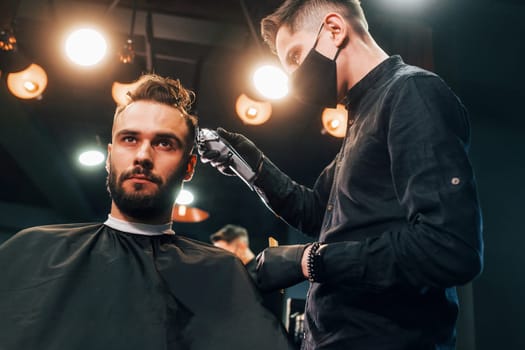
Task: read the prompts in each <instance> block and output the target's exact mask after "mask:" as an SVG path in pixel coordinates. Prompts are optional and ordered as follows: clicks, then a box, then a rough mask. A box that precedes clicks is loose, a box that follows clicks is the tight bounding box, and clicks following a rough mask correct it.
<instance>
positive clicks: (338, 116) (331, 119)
mask: <svg viewBox="0 0 525 350" xmlns="http://www.w3.org/2000/svg"><path fill="white" fill-rule="evenodd" d="M321 119H322V121H323V126H324V128H325V130H326V132H328V133H329V134H330V135H332V136H335V137H344V136H345V134H346V125H347V123H348V112H347V110H346V109H345V106H343V105H341V104H338V105H337V107H336V108H325V109H324V110H323V115H322V117H321Z"/></svg>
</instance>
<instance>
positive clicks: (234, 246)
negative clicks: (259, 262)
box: [213, 238, 242, 257]
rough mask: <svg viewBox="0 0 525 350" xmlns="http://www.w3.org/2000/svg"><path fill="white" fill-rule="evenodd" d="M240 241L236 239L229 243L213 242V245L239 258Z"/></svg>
mask: <svg viewBox="0 0 525 350" xmlns="http://www.w3.org/2000/svg"><path fill="white" fill-rule="evenodd" d="M241 243H242V242H241V241H240V240H239V239H238V238H237V239H234V240H233V241H231V242H226V241H222V240H221V241H215V242H213V245H214V246H216V247H219V248H222V249H224V250H227V251H229V252H230V253H232V254H235V255H237V256H238V257H240V254H241V248H242V247H241Z"/></svg>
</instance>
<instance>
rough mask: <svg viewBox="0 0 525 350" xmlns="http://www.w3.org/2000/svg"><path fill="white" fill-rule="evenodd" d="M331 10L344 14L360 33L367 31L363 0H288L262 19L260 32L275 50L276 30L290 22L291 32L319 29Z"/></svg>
mask: <svg viewBox="0 0 525 350" xmlns="http://www.w3.org/2000/svg"><path fill="white" fill-rule="evenodd" d="M328 12H337V13H339V14H340V15H342V16H343V17H344V18H345V19H346V20H347V21H348V23H350V25H351V26H352V28H353V29H354V31H355V32H356V33H358V34H364V33H365V32H367V31H368V23H367V21H366V18H365V15H364V13H363V9H362V8H361V2H360V1H359V0H286V1H285V2H284V3H283V4H282V5H281V6H280V7H279V8H278V9H277V10H275V12H273V13H272V14H270V15H268V16H266V17H265V18H263V19H262V21H261V35H262V37H263V39H264V41H265V42H266V44H268V46H269V47H270V49H271V50H272V52H273V53H276V49H275V37H276V36H277V31H278V30H279V29H280V28H281V27H283V26H287V27H288V28H289V29H290V31H291V33H292V34H293V33H295V32H297V31H299V30H312V31H313V30H317V29H319V26H320V24H321V22H322V20H323V18H324V16H325V15H326V14H327V13H328Z"/></svg>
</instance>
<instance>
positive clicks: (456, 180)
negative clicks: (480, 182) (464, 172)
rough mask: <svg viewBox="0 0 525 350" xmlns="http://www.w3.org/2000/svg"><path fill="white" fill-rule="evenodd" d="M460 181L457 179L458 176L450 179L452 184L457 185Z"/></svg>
mask: <svg viewBox="0 0 525 350" xmlns="http://www.w3.org/2000/svg"><path fill="white" fill-rule="evenodd" d="M460 182H461V180H460V179H459V177H453V178H452V179H451V180H450V183H451V184H453V185H459V183H460Z"/></svg>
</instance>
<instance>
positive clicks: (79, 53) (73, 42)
mask: <svg viewBox="0 0 525 350" xmlns="http://www.w3.org/2000/svg"><path fill="white" fill-rule="evenodd" d="M65 49H66V54H67V56H68V57H69V58H70V59H71V60H72V61H73V62H75V63H76V64H78V65H81V66H86V67H87V66H93V65H95V64H97V63H99V62H100V61H101V60H102V59H103V58H104V56H105V55H106V50H107V44H106V40H105V39H104V37H103V36H102V34H100V33H99V32H97V31H96V30H94V29H89V28H82V29H78V30H76V31H74V32H73V33H71V34H70V35H69V36H68V38H67V40H66V46H65Z"/></svg>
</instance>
